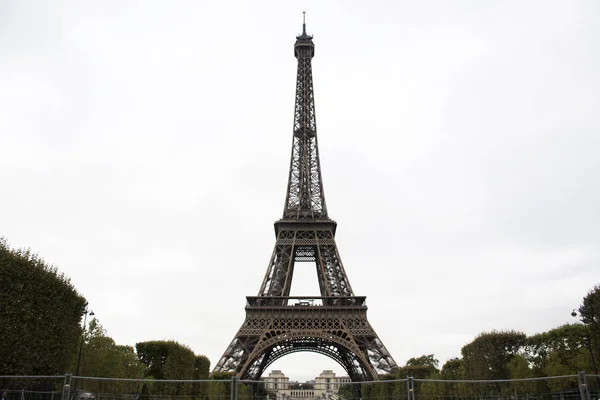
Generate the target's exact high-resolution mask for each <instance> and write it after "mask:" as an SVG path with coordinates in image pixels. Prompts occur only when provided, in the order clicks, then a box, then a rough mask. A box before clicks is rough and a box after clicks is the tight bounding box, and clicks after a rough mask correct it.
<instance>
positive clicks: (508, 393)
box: [414, 375, 586, 400]
mask: <svg viewBox="0 0 600 400" xmlns="http://www.w3.org/2000/svg"><path fill="white" fill-rule="evenodd" d="M578 378H579V377H578V376H577V375H567V376H557V377H550V378H530V379H512V380H493V381H483V380H482V381H473V380H463V381H453V380H427V379H415V389H414V393H415V399H416V400H586V399H582V396H581V391H580V381H579V379H578Z"/></svg>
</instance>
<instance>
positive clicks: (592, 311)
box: [579, 285, 600, 374]
mask: <svg viewBox="0 0 600 400" xmlns="http://www.w3.org/2000/svg"><path fill="white" fill-rule="evenodd" d="M579 314H580V315H581V322H583V323H584V324H585V325H586V328H587V332H586V333H587V334H588V336H589V339H590V340H589V346H590V348H591V351H592V353H593V354H594V359H595V363H596V369H598V368H600V285H596V286H594V287H593V288H592V289H591V290H590V291H589V292H588V294H587V295H586V296H585V297H584V298H583V304H582V305H581V306H580V307H579ZM594 373H596V374H597V373H598V371H594Z"/></svg>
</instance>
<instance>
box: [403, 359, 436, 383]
mask: <svg viewBox="0 0 600 400" xmlns="http://www.w3.org/2000/svg"><path fill="white" fill-rule="evenodd" d="M438 365H439V361H438V360H437V359H436V358H435V356H434V355H433V354H426V355H422V356H420V357H413V358H409V359H408V360H407V361H406V365H405V366H404V367H400V368H398V371H397V372H396V376H397V377H398V378H399V379H404V378H406V377H407V376H412V377H413V378H416V379H428V378H431V377H433V376H434V375H436V374H437V373H439V370H438Z"/></svg>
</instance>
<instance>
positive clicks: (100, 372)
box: [71, 318, 144, 378]
mask: <svg viewBox="0 0 600 400" xmlns="http://www.w3.org/2000/svg"><path fill="white" fill-rule="evenodd" d="M75 363H76V360H74V361H73V364H72V369H71V371H72V372H74V370H75V365H76V364H75ZM143 373H144V365H143V364H142V363H141V362H140V361H139V360H138V357H137V355H136V354H135V351H134V349H133V347H132V346H120V345H117V344H116V343H115V341H114V340H113V339H112V338H111V337H109V336H107V334H106V330H105V329H104V327H102V325H100V323H99V322H98V319H97V318H93V319H92V320H91V321H90V325H89V329H88V331H87V332H86V334H85V340H84V344H83V347H82V354H81V367H80V375H83V376H94V377H107V378H141V377H142V375H143Z"/></svg>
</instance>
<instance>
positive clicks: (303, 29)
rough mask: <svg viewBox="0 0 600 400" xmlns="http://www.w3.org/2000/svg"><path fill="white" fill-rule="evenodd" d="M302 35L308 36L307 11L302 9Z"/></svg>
mask: <svg viewBox="0 0 600 400" xmlns="http://www.w3.org/2000/svg"><path fill="white" fill-rule="evenodd" d="M302 36H306V11H302Z"/></svg>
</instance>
